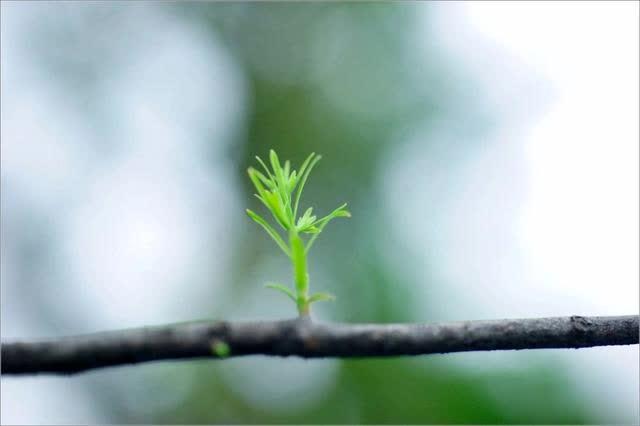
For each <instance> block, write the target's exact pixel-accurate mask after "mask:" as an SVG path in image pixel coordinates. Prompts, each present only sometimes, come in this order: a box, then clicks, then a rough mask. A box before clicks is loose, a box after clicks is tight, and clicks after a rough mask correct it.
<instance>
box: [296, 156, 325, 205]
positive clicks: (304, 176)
mask: <svg viewBox="0 0 640 426" xmlns="http://www.w3.org/2000/svg"><path fill="white" fill-rule="evenodd" d="M321 158H322V156H321V155H318V156H316V157H314V158H313V159H312V160H311V162H310V163H309V166H308V167H305V170H304V172H303V171H300V183H299V184H298V189H297V190H296V200H295V203H294V207H293V214H294V216H295V215H296V214H297V212H298V204H299V203H300V195H302V189H303V188H304V184H305V183H306V182H307V178H308V177H309V173H311V170H312V169H313V166H315V165H316V163H317V162H318V161H320V159H321Z"/></svg>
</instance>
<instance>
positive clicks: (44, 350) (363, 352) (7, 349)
mask: <svg viewBox="0 0 640 426" xmlns="http://www.w3.org/2000/svg"><path fill="white" fill-rule="evenodd" d="M638 329H639V322H638V315H630V316H618V317H579V316H572V317H558V318H537V319H511V320H494V321H464V322H451V323H439V324H367V325H347V324H328V323H315V322H311V321H310V320H308V319H307V320H303V319H297V320H288V321H274V322H254V323H250V322H244V323H235V322H224V321H221V322H203V323H191V324H177V325H166V326H160V327H146V328H141V329H132V330H121V331H109V332H103V333H95V334H87V335H82V336H75V337H65V338H61V339H58V340H50V341H43V342H34V343H4V344H2V374H36V373H54V374H72V373H78V372H82V371H87V370H91V369H96V368H103V367H112V366H117V365H125V364H137V363H141V362H148V361H159V360H176V359H186V358H203V357H204V358H221V357H226V356H242V355H256V354H261V355H275V356H291V355H295V356H300V357H305V358H316V357H380V356H381V357H386V356H399V355H427V354H435V353H450V352H466V351H490V350H506V349H545V348H585V347H592V346H606V345H631V344H637V343H638V334H639V333H638Z"/></svg>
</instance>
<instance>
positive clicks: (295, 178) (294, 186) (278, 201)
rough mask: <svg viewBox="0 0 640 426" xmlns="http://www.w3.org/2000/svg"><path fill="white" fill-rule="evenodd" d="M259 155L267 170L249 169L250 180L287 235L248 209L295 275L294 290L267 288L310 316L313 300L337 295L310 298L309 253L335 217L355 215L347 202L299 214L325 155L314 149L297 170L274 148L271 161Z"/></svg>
mask: <svg viewBox="0 0 640 426" xmlns="http://www.w3.org/2000/svg"><path fill="white" fill-rule="evenodd" d="M255 158H256V160H257V162H258V163H259V164H260V166H261V167H262V169H264V170H263V171H259V170H257V169H256V168H254V167H249V168H248V169H247V174H248V175H249V179H250V180H251V182H252V183H253V186H254V187H255V189H256V191H257V194H255V196H256V197H257V198H258V199H259V200H260V202H261V203H262V204H263V205H264V206H265V207H266V208H267V210H269V212H270V213H271V216H272V217H273V220H274V221H275V223H276V224H277V225H276V227H277V226H279V227H280V228H282V230H283V231H285V232H284V234H285V235H284V236H283V235H282V234H281V232H282V231H278V230H276V228H275V227H274V226H272V225H271V224H270V223H269V222H267V220H266V219H265V218H264V217H262V216H260V215H258V214H257V213H255V212H254V211H252V210H249V209H247V210H246V212H247V215H248V216H249V217H250V218H251V219H252V220H253V221H254V222H256V223H258V224H259V225H260V226H261V227H262V228H263V229H264V230H265V232H266V233H267V234H268V235H269V236H270V237H271V238H272V239H273V240H274V242H275V243H276V244H277V245H278V247H279V248H280V249H281V250H282V251H283V252H284V253H285V254H286V255H287V256H288V257H289V259H291V263H292V266H293V276H294V286H293V288H294V290H292V289H291V288H289V287H287V286H285V285H283V284H278V283H268V284H267V285H266V287H267V288H271V289H274V290H277V291H280V292H281V293H284V294H285V295H286V296H287V297H289V298H290V299H291V300H293V301H294V302H295V303H296V305H297V306H298V312H299V313H300V315H303V316H304V315H308V314H309V306H310V304H311V303H314V302H319V301H325V300H333V299H334V297H333V296H332V295H330V294H328V293H316V294H314V295H312V296H311V297H309V274H308V273H307V263H308V262H307V254H308V252H309V250H310V249H311V246H312V245H313V243H314V242H315V240H316V239H317V238H318V236H319V235H320V233H321V232H322V230H323V229H324V227H325V226H326V225H327V224H328V223H329V222H330V221H331V220H333V219H334V218H337V217H351V213H350V212H349V211H347V210H346V209H345V208H346V206H347V204H346V203H345V204H343V205H341V206H340V207H338V208H337V209H335V210H333V211H332V212H331V213H329V214H328V215H326V216H324V217H321V218H320V219H318V216H317V214H314V208H313V207H307V209H306V210H305V211H304V213H303V214H302V215H300V216H298V208H299V207H300V201H301V197H302V191H303V189H304V186H305V184H306V183H307V180H308V178H309V175H310V174H311V171H312V170H313V168H314V167H315V165H316V164H317V163H318V161H320V159H321V158H322V156H321V155H317V154H316V153H315V152H312V153H311V154H309V155H308V156H307V157H306V158H305V160H304V161H303V162H302V165H301V166H300V168H299V169H297V170H296V169H294V168H293V166H292V164H291V162H290V161H289V160H285V161H284V162H282V161H281V159H280V158H279V157H278V154H277V153H276V151H275V150H273V149H270V150H269V159H268V163H265V162H264V161H263V160H262V159H261V158H260V157H258V156H256V157H255ZM303 236H304V238H303Z"/></svg>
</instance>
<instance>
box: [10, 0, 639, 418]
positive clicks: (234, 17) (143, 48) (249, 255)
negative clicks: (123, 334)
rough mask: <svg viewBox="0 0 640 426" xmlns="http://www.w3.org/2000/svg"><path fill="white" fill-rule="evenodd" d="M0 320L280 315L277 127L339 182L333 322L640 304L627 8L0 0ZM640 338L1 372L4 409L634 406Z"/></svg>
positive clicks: (286, 149) (541, 411)
mask: <svg viewBox="0 0 640 426" xmlns="http://www.w3.org/2000/svg"><path fill="white" fill-rule="evenodd" d="M1 13H2V15H1V16H2V18H1V40H2V45H1V47H2V49H1V66H2V69H1V71H2V72H1V84H2V86H1V91H2V104H1V106H2V112H1V114H2V134H1V136H2V144H1V154H2V172H1V173H2V174H1V190H2V204H1V211H0V213H1V231H2V233H1V258H0V259H1V265H0V266H1V277H0V278H1V282H2V286H1V288H2V294H1V295H2V305H1V308H2V309H1V311H2V313H1V320H2V325H1V332H2V341H10V340H16V339H25V340H28V339H39V338H50V337H56V336H63V335H68V334H76V333H87V332H93V331H98V330H104V329H121V328H128V327H138V326H144V325H154V324H165V323H172V322H182V321H193V320H202V319H214V318H227V319H233V320H248V319H275V318H285V317H293V316H294V315H295V314H296V312H295V308H294V306H293V304H291V303H290V302H289V301H288V300H287V299H286V298H285V297H283V296H282V295H280V294H278V293H276V292H272V291H269V290H265V289H263V288H262V285H263V283H264V282H266V281H271V280H275V281H282V282H289V280H290V278H289V277H290V271H289V265H288V263H287V259H286V258H285V257H284V256H282V255H281V253H279V251H278V250H277V249H276V248H275V246H274V245H273V242H272V241H270V240H269V239H268V237H267V236H266V235H265V234H264V232H262V230H261V229H259V228H258V226H257V225H256V224H255V223H253V222H251V221H250V220H249V219H248V218H247V217H246V216H245V215H244V209H245V208H246V207H251V208H255V209H256V210H259V209H260V206H257V205H256V201H255V199H254V198H253V197H252V196H251V193H252V190H251V188H250V185H249V180H248V178H247V177H246V168H247V167H248V166H249V165H251V164H252V163H253V156H254V155H256V154H257V155H261V156H264V155H266V153H267V152H268V150H269V149H270V148H274V149H276V150H277V151H278V153H279V154H280V156H281V157H284V158H288V159H291V160H292V161H293V163H294V164H296V165H297V164H299V163H300V162H301V161H302V160H303V159H304V157H305V156H306V155H307V154H308V153H310V152H311V151H315V152H317V153H321V154H322V155H323V157H324V159H323V160H322V161H321V162H320V163H319V165H318V167H317V169H316V170H315V171H314V174H313V175H312V176H311V179H310V181H309V183H308V185H307V187H306V189H305V191H306V194H305V195H306V196H305V197H303V200H304V201H306V202H307V205H308V203H309V201H311V202H312V205H313V207H314V208H315V209H316V210H317V211H318V212H319V213H324V212H328V211H329V210H330V209H332V208H333V207H335V206H336V205H338V204H340V203H342V202H348V203H349V206H350V210H351V212H352V214H353V218H352V219H350V220H340V221H336V222H334V223H332V224H331V226H329V227H327V230H326V231H325V232H324V233H323V235H322V238H320V239H319V240H318V242H317V244H316V245H315V246H314V252H313V254H312V256H311V259H310V275H311V285H312V288H314V289H316V290H318V291H330V292H332V293H334V294H336V295H337V300H336V302H334V303H330V304H318V305H315V316H316V317H317V318H318V319H319V320H323V321H345V322H379V323H384V322H427V321H449V320H467V319H492V318H495V319H497V318H510V317H539V316H566V315H629V314H637V313H638V310H639V306H638V297H639V294H638V280H639V277H638V257H639V252H638V232H639V229H638V213H639V212H638V192H639V188H638V154H639V153H638V138H639V135H638V115H639V110H638V91H639V88H638V73H639V70H638V61H639V58H638V50H639V46H638V36H639V34H638V19H639V5H638V3H637V2H621V3H615V2H587V3H580V2H570V3H561V2H534V3H525V2H498V3H481V2H469V3H458V2H432V3H430V2H425V3H410V2H402V3H400V2H399V3H385V2H378V3H333V2H330V3H304V4H302V3H207V2H198V3H171V2H153V3H147V2H130V3H129V2H126V3H125V2H90V3H80V2H61V1H59V2H51V3H48V2H8V1H3V2H2V5H1ZM638 376H639V372H638V346H637V345H635V346H629V347H609V348H607V347H603V348H595V349H581V350H538V351H521V352H495V353H468V354H454V355H445V356H429V357H416V358H396V359H379V360H375V359H372V360H349V361H343V360H312V361H305V360H299V359H277V358H266V357H250V358H245V359H232V360H226V361H224V362H212V361H208V360H203V361H192V362H180V363H177V362H175V363H174V362H167V363H153V364H145V365H141V366H136V367H122V368H114V369H107V370H102V371H94V372H90V373H86V374H82V375H79V376H74V377H70V378H59V377H2V380H1V388H2V389H1V390H2V406H1V408H2V423H3V424H19V423H26V424H37V423H44V424H59V423H262V424H270V423H291V422H295V423H325V424H331V423H378V424H380V423H440V424H442V423H492V424H497V423H511V424H513V423H554V424H562V423H572V424H576V423H635V424H637V423H638V422H639V421H640V418H639V409H638V398H639V395H638V387H639V379H638Z"/></svg>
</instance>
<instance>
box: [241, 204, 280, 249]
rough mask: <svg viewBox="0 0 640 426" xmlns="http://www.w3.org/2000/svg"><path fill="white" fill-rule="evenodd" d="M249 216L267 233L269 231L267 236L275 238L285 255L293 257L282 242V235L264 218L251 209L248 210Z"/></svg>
mask: <svg viewBox="0 0 640 426" xmlns="http://www.w3.org/2000/svg"><path fill="white" fill-rule="evenodd" d="M247 214H248V215H249V217H250V218H251V219H253V220H254V221H255V222H256V223H258V224H259V225H260V226H262V227H263V228H264V230H265V231H267V234H269V236H270V237H271V238H273V240H274V241H275V242H276V244H278V247H280V248H281V249H282V251H283V252H284V254H286V255H287V256H288V257H291V253H290V252H289V247H287V245H286V244H285V242H284V241H283V240H282V237H281V236H280V234H278V233H277V232H276V230H275V229H273V228H272V227H271V225H269V223H268V222H267V221H266V220H264V218H263V217H261V216H260V215H258V214H257V213H255V212H253V211H251V210H249V209H247Z"/></svg>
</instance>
